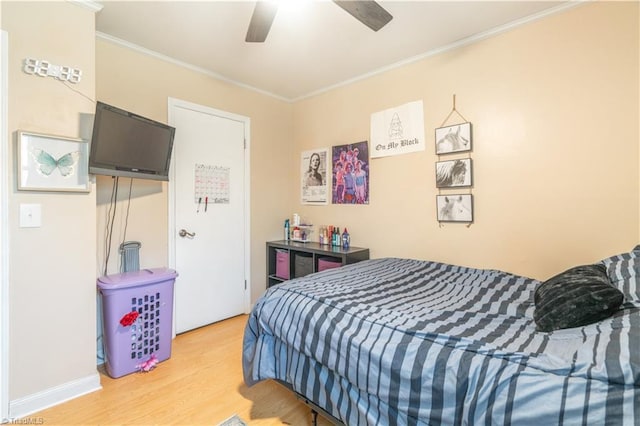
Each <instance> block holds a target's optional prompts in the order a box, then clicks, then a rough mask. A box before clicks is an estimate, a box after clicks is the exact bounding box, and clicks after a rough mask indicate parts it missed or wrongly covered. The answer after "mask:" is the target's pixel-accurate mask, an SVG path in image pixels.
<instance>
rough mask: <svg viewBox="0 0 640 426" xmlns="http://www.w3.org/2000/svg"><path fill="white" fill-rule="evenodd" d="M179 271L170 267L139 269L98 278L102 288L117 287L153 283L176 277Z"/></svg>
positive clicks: (99, 285)
mask: <svg viewBox="0 0 640 426" xmlns="http://www.w3.org/2000/svg"><path fill="white" fill-rule="evenodd" d="M177 276H178V273H177V272H176V271H174V270H173V269H169V268H150V269H141V270H139V271H130V272H122V273H119V274H112V275H106V276H104V277H100V278H98V287H100V288H101V289H115V288H127V287H135V286H139V285H145V284H153V283H158V282H162V281H168V280H172V279H175V278H176V277H177Z"/></svg>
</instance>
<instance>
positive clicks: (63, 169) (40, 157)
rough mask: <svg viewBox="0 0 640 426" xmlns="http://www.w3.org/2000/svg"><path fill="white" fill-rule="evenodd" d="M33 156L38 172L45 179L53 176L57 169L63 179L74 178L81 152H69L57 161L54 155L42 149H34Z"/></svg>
mask: <svg viewBox="0 0 640 426" xmlns="http://www.w3.org/2000/svg"><path fill="white" fill-rule="evenodd" d="M31 155H32V157H33V159H34V161H35V162H36V170H37V171H38V173H40V174H41V175H42V176H45V177H48V176H51V174H52V173H53V172H54V171H55V170H56V169H58V171H59V172H60V175H62V177H69V176H73V174H74V173H75V171H76V165H77V164H78V161H79V160H80V151H72V152H69V153H67V154H64V155H63V156H61V157H60V158H58V159H57V160H56V158H55V157H54V156H53V155H51V154H49V153H48V152H47V151H45V150H43V149H40V148H33V149H32V150H31Z"/></svg>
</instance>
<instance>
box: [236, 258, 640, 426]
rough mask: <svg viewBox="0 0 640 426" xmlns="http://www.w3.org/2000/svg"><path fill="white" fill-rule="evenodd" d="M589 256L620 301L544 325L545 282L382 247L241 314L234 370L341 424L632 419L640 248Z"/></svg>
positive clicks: (638, 419)
mask: <svg viewBox="0 0 640 426" xmlns="http://www.w3.org/2000/svg"><path fill="white" fill-rule="evenodd" d="M597 266H598V267H599V268H600V270H602V271H605V273H606V280H607V285H609V286H611V288H615V289H616V292H619V293H621V294H623V296H624V299H623V300H622V302H621V304H620V306H618V307H616V308H615V309H612V310H611V309H610V312H609V313H608V314H607V317H606V318H604V319H601V320H599V321H597V322H594V323H591V324H588V325H582V326H577V327H571V328H562V329H556V330H553V331H551V332H543V331H540V325H539V324H537V319H534V316H535V314H536V305H537V303H539V302H540V301H539V300H538V297H540V293H541V289H542V288H544V287H542V285H543V284H546V283H541V282H539V281H536V280H534V279H531V278H526V277H521V276H517V275H513V274H510V273H507V272H503V271H497V270H482V269H473V268H468V267H463V266H456V265H448V264H444V263H438V262H430V261H420V260H412V259H398V258H383V259H372V260H368V261H363V262H359V263H356V264H352V265H348V266H344V267H342V268H338V269H333V270H328V271H323V272H321V273H316V274H312V275H308V276H306V277H303V278H298V279H295V280H291V281H288V282H286V283H284V284H280V285H277V286H275V287H272V288H270V289H269V290H268V291H267V292H266V293H265V294H264V295H263V297H261V298H260V299H259V300H258V301H257V303H256V305H255V306H254V309H253V310H252V312H251V314H250V315H249V318H248V321H247V325H246V329H245V335H244V342H243V371H244V380H245V382H246V383H247V385H249V386H251V385H253V384H255V383H257V382H259V381H262V380H266V379H274V380H276V381H279V382H281V383H285V384H286V385H287V386H288V387H289V388H290V389H291V390H293V391H294V392H296V393H297V394H298V395H299V396H301V398H304V399H305V400H308V401H309V402H310V404H311V406H312V407H318V408H319V409H321V410H322V412H323V413H326V414H328V415H329V416H331V418H333V419H334V420H335V421H336V422H340V423H343V424H346V425H436V424H514V425H519V424H540V425H542V424H549V425H551V424H554V425H555V424H571V425H573V424H615V425H634V424H635V425H637V424H640V286H639V285H637V284H636V275H640V246H639V247H637V248H636V249H634V250H632V251H631V252H628V253H623V254H620V255H616V256H612V257H611V258H607V259H604V260H602V261H601V262H599V263H598V264H597ZM558 277H560V278H562V274H560V275H559V276H558ZM560 278H558V279H560ZM556 281H558V280H556ZM556 284H557V282H556ZM563 284H566V283H563ZM581 288H584V286H583V287H581ZM572 299H575V298H574V297H572ZM555 300H557V298H555ZM562 309H566V306H565V307H564V308H562ZM556 314H557V312H556ZM557 316H559V317H563V318H564V317H567V315H557ZM569 316H570V315H569Z"/></svg>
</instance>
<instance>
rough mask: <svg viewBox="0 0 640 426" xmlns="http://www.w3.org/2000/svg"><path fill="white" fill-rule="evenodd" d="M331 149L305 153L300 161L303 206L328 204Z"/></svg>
mask: <svg viewBox="0 0 640 426" xmlns="http://www.w3.org/2000/svg"><path fill="white" fill-rule="evenodd" d="M328 158H329V148H321V149H315V150H313V151H304V152H303V153H302V158H301V161H300V176H301V177H302V178H301V188H302V204H328V203H329V179H327V173H328V167H327V160H328Z"/></svg>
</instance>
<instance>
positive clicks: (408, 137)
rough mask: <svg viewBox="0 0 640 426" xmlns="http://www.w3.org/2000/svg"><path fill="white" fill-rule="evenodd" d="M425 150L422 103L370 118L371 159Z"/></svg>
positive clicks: (404, 106)
mask: <svg viewBox="0 0 640 426" xmlns="http://www.w3.org/2000/svg"><path fill="white" fill-rule="evenodd" d="M424 150H425V137H424V106H423V103H422V101H421V100H420V101H415V102H409V103H406V104H404V105H400V106H397V107H394V108H389V109H387V110H384V111H380V112H376V113H373V114H371V158H378V157H386V156H390V155H400V154H408V153H411V152H417V151H424Z"/></svg>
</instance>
